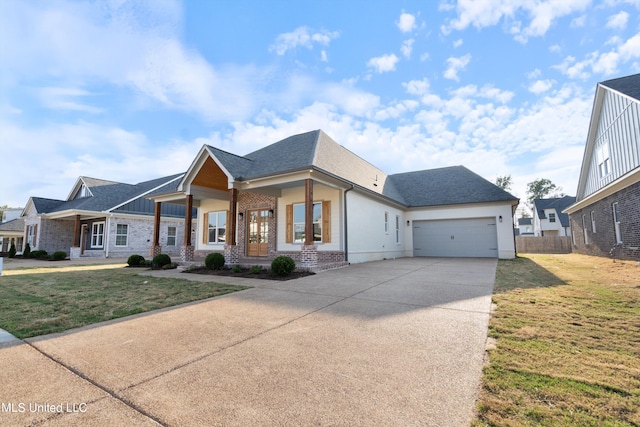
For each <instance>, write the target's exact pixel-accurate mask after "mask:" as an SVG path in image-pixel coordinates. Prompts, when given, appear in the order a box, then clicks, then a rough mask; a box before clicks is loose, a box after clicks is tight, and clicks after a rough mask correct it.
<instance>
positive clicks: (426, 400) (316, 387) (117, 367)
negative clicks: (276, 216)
mask: <svg viewBox="0 0 640 427" xmlns="http://www.w3.org/2000/svg"><path fill="white" fill-rule="evenodd" d="M496 264H497V262H496V260H491V259H440V258H403V259H397V260H389V261H381V262H374V263H366V264H358V265H352V266H350V267H347V268H343V269H339V270H334V271H327V272H323V273H320V274H317V275H315V276H309V277H306V278H303V279H298V280H293V281H287V282H276V281H264V280H263V281H259V280H250V284H251V285H252V286H255V287H254V288H252V289H249V290H246V291H242V292H236V293H233V294H230V295H225V296H222V297H218V298H214V299H210V300H207V301H204V302H198V303H192V304H187V305H183V306H180V307H178V308H172V309H165V310H160V311H156V312H153V313H149V314H145V315H139V316H134V317H129V318H126V319H121V320H118V321H111V322H106V323H102V324H99V325H94V326H92V327H86V328H81V329H77V330H73V331H69V332H67V333H64V334H57V335H49V336H44V337H38V338H34V339H29V340H27V342H23V341H14V342H12V343H5V344H2V346H1V347H0V403H1V404H2V407H1V408H0V409H1V410H0V425H3V426H8V425H30V424H31V423H41V424H38V425H47V426H50V425H51V426H58V425H60V426H63V425H64V426H70V425H78V426H79V425H82V426H91V425H95V426H104V425H132V426H133V425H136V426H137V425H141V426H143V425H170V426H204V425H208V426H215V425H220V426H272V425H276V426H286V425H291V426H298V425H362V426H365V425H366V426H370V425H385V426H387V425H389V426H391V425H398V426H413V425H415V426H466V425H468V424H469V422H470V421H471V420H472V418H473V414H474V409H475V399H476V396H477V393H478V389H479V380H480V375H481V369H482V365H483V357H484V349H485V342H486V337H487V323H488V319H489V313H490V307H491V293H492V289H493V283H494V277H495V269H496ZM150 274H158V275H172V274H180V277H182V278H187V279H188V278H193V279H194V280H211V279H214V280H215V279H217V281H227V280H226V278H220V277H217V278H216V277H211V276H200V275H188V274H181V273H177V272H175V271H161V272H150ZM246 280H247V279H244V280H242V282H243V283H248V282H247V281H246ZM228 281H229V282H231V280H228ZM234 281H236V282H237V281H238V279H234Z"/></svg>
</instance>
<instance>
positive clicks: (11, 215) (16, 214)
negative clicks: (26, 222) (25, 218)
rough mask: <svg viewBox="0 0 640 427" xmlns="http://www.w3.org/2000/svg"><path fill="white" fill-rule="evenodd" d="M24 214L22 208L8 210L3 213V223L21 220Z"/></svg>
mask: <svg viewBox="0 0 640 427" xmlns="http://www.w3.org/2000/svg"><path fill="white" fill-rule="evenodd" d="M21 214H22V208H7V209H5V210H3V211H2V222H7V221H11V220H12V219H16V218H20V215H21Z"/></svg>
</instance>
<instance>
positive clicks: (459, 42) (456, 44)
mask: <svg viewBox="0 0 640 427" xmlns="http://www.w3.org/2000/svg"><path fill="white" fill-rule="evenodd" d="M463 43H464V40H462V39H458V40H456V41H454V42H453V47H460V46H462V45H463Z"/></svg>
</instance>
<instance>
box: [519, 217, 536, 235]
mask: <svg viewBox="0 0 640 427" xmlns="http://www.w3.org/2000/svg"><path fill="white" fill-rule="evenodd" d="M532 221H533V219H532V218H519V219H518V231H519V235H520V236H533V222H532Z"/></svg>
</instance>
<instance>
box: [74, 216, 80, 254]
mask: <svg viewBox="0 0 640 427" xmlns="http://www.w3.org/2000/svg"><path fill="white" fill-rule="evenodd" d="M73 247H74V248H79V247H80V215H76V221H75V224H74V226H73Z"/></svg>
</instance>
